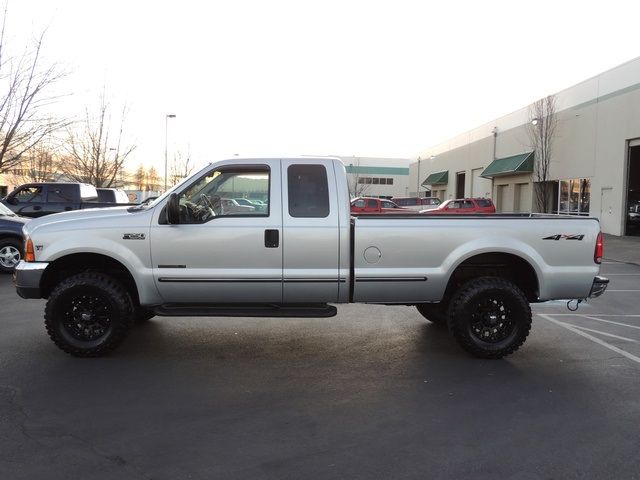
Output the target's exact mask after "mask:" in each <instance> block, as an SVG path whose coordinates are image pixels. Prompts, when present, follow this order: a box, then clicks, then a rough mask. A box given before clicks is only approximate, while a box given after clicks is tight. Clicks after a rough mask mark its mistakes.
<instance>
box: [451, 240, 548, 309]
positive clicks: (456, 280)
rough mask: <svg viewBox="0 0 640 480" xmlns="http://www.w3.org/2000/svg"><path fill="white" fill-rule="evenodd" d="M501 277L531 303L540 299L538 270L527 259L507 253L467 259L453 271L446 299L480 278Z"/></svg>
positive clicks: (479, 255) (494, 253)
mask: <svg viewBox="0 0 640 480" xmlns="http://www.w3.org/2000/svg"><path fill="white" fill-rule="evenodd" d="M486 276H493V277H500V278H504V279H505V280H508V281H510V282H512V283H513V284H515V285H516V286H517V287H518V288H519V289H520V290H522V292H523V293H524V295H525V297H526V298H527V300H528V301H530V302H535V301H536V300H537V299H538V296H539V292H540V285H539V279H538V275H537V273H536V270H535V269H534V268H533V266H532V265H531V263H529V262H528V261H527V260H526V259H524V258H522V257H520V256H518V255H515V254H513V253H506V252H489V253H480V254H477V255H473V256H471V257H469V258H466V259H465V260H464V261H462V262H461V263H460V264H459V265H458V266H457V267H456V268H455V270H454V271H453V273H452V274H451V277H449V281H448V282H447V286H446V289H445V294H444V298H451V296H452V295H453V294H454V293H455V292H456V290H457V289H458V288H459V287H460V286H461V285H463V284H464V283H466V282H467V281H469V280H472V279H474V278H478V277H486Z"/></svg>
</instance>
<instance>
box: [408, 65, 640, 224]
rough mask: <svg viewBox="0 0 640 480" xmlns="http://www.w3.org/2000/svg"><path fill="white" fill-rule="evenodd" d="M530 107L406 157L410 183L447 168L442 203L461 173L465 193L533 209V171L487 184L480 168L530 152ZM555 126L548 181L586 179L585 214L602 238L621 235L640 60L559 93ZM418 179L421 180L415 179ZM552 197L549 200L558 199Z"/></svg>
mask: <svg viewBox="0 0 640 480" xmlns="http://www.w3.org/2000/svg"><path fill="white" fill-rule="evenodd" d="M528 109H529V106H527V107H525V108H523V109H521V110H518V111H516V112H512V113H510V114H508V115H505V116H504V117H500V118H497V119H495V120H494V121H492V122H489V123H486V124H485V125H481V126H479V127H477V128H475V129H473V130H471V131H469V132H465V133H463V134H461V135H459V136H457V137H454V138H452V139H450V140H448V141H446V142H443V143H442V144H439V145H436V146H433V147H431V148H427V149H425V150H423V151H421V152H419V153H417V154H416V155H414V156H412V157H411V164H410V167H409V170H410V173H409V177H410V178H409V184H410V185H415V184H417V183H419V181H418V160H420V162H419V163H420V172H419V177H420V178H421V179H426V178H427V177H428V175H429V174H430V173H434V172H439V171H443V170H448V171H449V176H448V183H447V184H446V185H438V186H436V188H437V189H438V192H439V196H440V198H442V199H443V200H445V199H448V198H454V197H458V196H461V195H459V194H460V192H459V191H458V190H459V188H456V187H457V185H456V177H457V174H459V173H461V172H464V174H465V185H464V196H490V197H491V198H493V200H494V202H495V203H496V208H497V210H498V211H500V212H532V211H535V209H534V205H535V202H534V194H533V190H534V188H533V181H532V178H531V174H515V175H508V176H499V177H494V178H493V179H486V178H482V177H480V176H479V173H478V170H480V169H481V170H484V169H485V168H487V167H488V166H489V165H490V164H491V162H492V161H493V160H494V158H505V157H510V156H513V155H518V154H522V153H526V152H530V151H532V148H531V146H530V144H531V142H530V140H529V138H528V135H527V128H526V127H527V124H528V123H529V121H530V118H529V115H528ZM556 109H557V112H558V127H557V132H556V138H555V143H554V155H553V160H552V163H551V168H550V180H552V181H554V182H555V183H556V185H558V187H557V188H558V189H559V185H560V183H559V182H561V181H563V180H573V179H586V180H588V181H590V182H591V194H590V204H589V215H591V216H594V217H598V218H599V219H600V222H601V225H602V230H603V231H604V232H605V233H610V234H614V235H623V234H624V233H625V221H626V208H627V193H628V188H629V187H628V178H629V165H628V163H629V147H630V146H631V145H636V144H637V145H640V57H639V58H637V59H634V60H631V61H630V62H627V63H625V64H623V65H620V66H619V67H616V68H614V69H611V70H609V71H607V72H604V73H602V74H600V75H598V76H596V77H594V78H591V79H588V80H586V81H584V82H582V83H580V84H578V85H576V86H574V87H571V88H569V89H567V90H564V91H562V92H559V93H557V94H556ZM420 181H422V180H420ZM557 201H558V198H557V194H556V197H555V198H554V202H557Z"/></svg>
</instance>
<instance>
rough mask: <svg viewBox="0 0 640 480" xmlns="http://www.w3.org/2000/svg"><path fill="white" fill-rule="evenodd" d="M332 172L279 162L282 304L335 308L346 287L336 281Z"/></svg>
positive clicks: (335, 200)
mask: <svg viewBox="0 0 640 480" xmlns="http://www.w3.org/2000/svg"><path fill="white" fill-rule="evenodd" d="M332 168H333V165H332V164H329V165H325V164H308V163H304V164H301V163H297V162H296V160H283V164H282V186H283V193H284V195H283V200H284V201H283V205H282V207H283V227H282V247H283V255H284V258H283V285H284V292H283V300H284V302H288V303H297V302H322V303H325V302H336V301H337V300H338V293H339V289H340V285H341V283H344V282H345V279H341V278H340V275H339V246H340V242H339V224H338V222H339V214H338V198H339V195H338V193H337V191H336V184H335V181H333V178H334V172H333V171H332ZM329 178H331V180H332V181H330V180H329Z"/></svg>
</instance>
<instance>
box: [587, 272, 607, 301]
mask: <svg viewBox="0 0 640 480" xmlns="http://www.w3.org/2000/svg"><path fill="white" fill-rule="evenodd" d="M608 285H609V279H608V278H606V277H601V276H599V275H598V276H597V277H596V278H594V279H593V285H591V293H589V298H596V297H599V296H600V295H602V294H603V293H604V291H605V290H606V289H607V286H608Z"/></svg>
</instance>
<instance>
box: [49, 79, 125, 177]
mask: <svg viewBox="0 0 640 480" xmlns="http://www.w3.org/2000/svg"><path fill="white" fill-rule="evenodd" d="M127 113H128V107H126V106H125V107H124V108H123V109H122V116H121V119H120V126H119V129H118V133H117V135H116V138H115V139H113V138H112V137H111V135H110V123H111V115H110V113H109V102H108V101H107V100H106V95H105V93H104V91H103V93H102V95H101V96H100V106H99V109H98V115H97V116H96V117H92V116H91V115H90V113H89V110H88V109H87V111H86V113H85V119H84V121H83V124H82V126H81V128H80V129H79V130H77V129H74V128H72V127H70V128H69V129H68V130H67V134H68V135H67V137H68V138H67V142H66V144H65V145H64V148H65V149H66V151H67V156H66V157H65V159H64V162H62V164H61V166H60V170H61V172H62V173H64V174H65V175H67V176H68V177H69V178H71V179H73V180H75V181H78V182H86V183H91V184H92V185H95V186H96V187H111V186H112V185H114V184H115V183H116V179H117V178H118V174H121V173H122V171H123V169H124V162H125V160H126V159H127V157H128V156H129V155H130V154H131V152H133V150H135V148H136V146H135V145H131V146H125V145H123V139H122V136H123V132H124V125H125V121H126V117H127Z"/></svg>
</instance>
